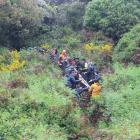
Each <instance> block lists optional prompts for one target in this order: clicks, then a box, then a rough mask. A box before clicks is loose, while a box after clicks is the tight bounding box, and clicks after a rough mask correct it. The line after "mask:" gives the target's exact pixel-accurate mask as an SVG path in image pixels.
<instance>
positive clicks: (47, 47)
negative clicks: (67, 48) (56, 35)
mask: <svg viewBox="0 0 140 140" xmlns="http://www.w3.org/2000/svg"><path fill="white" fill-rule="evenodd" d="M40 47H41V48H44V49H49V48H50V47H49V45H48V44H43V45H42V46H40Z"/></svg>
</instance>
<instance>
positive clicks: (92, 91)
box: [88, 81, 101, 97]
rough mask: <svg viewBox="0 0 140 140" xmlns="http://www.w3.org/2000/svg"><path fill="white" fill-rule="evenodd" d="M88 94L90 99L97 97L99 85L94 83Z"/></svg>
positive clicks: (99, 89) (96, 82) (99, 90)
mask: <svg viewBox="0 0 140 140" xmlns="http://www.w3.org/2000/svg"><path fill="white" fill-rule="evenodd" d="M88 92H89V94H90V95H91V96H92V97H98V96H99V95H100V92H101V85H100V84H99V82H98V81H95V83H94V84H92V85H91V86H90V88H89V91H88Z"/></svg>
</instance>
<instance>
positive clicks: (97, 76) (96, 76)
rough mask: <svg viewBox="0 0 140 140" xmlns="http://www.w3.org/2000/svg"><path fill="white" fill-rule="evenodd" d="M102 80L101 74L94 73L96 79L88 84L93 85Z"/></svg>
mask: <svg viewBox="0 0 140 140" xmlns="http://www.w3.org/2000/svg"><path fill="white" fill-rule="evenodd" d="M100 79H101V76H100V75H99V73H97V72H95V73H94V78H93V79H91V80H90V81H89V82H88V83H89V84H93V83H95V81H96V82H99V80H100Z"/></svg>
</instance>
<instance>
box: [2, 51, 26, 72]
mask: <svg viewBox="0 0 140 140" xmlns="http://www.w3.org/2000/svg"><path fill="white" fill-rule="evenodd" d="M10 55H11V62H10V64H8V65H6V64H4V63H3V62H4V61H5V58H4V57H3V56H1V57H0V61H1V64H0V72H8V71H13V70H17V69H19V68H23V66H25V65H26V61H25V60H22V61H21V60H20V55H19V53H18V52H17V51H12V52H10Z"/></svg>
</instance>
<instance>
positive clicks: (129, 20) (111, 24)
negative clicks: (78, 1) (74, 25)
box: [84, 0, 140, 40]
mask: <svg viewBox="0 0 140 140" xmlns="http://www.w3.org/2000/svg"><path fill="white" fill-rule="evenodd" d="M139 9H140V3H139V1H137V0H134V1H131V0H128V1H126V0H119V1H117V0H100V1H98V0H92V1H91V2H89V3H88V5H87V7H86V13H85V17H84V24H85V25H86V26H88V27H91V28H92V29H93V30H94V31H102V32H103V33H105V35H107V36H109V37H112V38H113V39H114V40H118V39H119V38H120V37H121V36H122V34H123V33H125V32H127V31H128V30H129V29H130V28H131V27H132V26H133V25H135V24H136V23H138V22H139V20H140V16H139V15H140V10H139Z"/></svg>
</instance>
